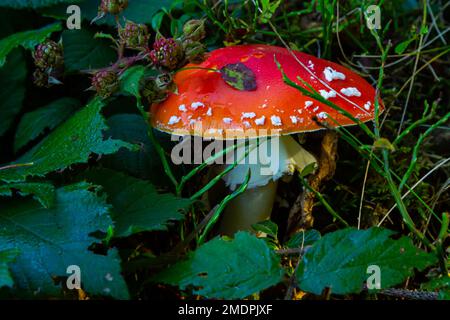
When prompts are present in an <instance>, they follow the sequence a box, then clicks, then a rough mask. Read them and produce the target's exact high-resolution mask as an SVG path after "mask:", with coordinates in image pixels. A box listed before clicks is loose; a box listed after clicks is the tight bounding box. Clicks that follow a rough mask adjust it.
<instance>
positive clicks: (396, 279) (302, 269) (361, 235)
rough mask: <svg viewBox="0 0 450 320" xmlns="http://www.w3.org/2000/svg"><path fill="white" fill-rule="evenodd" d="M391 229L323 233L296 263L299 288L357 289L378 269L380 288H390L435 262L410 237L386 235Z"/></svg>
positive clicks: (338, 291)
mask: <svg viewBox="0 0 450 320" xmlns="http://www.w3.org/2000/svg"><path fill="white" fill-rule="evenodd" d="M393 234H394V232H393V231H391V230H387V229H381V228H370V229H368V230H356V229H353V228H347V229H343V230H339V231H335V232H332V233H329V234H327V235H325V236H324V237H323V238H322V239H320V240H319V241H317V242H316V243H315V244H314V245H313V246H312V247H311V249H310V250H308V251H307V252H306V253H305V255H304V258H303V261H302V263H301V264H300V266H299V270H298V273H297V280H298V283H299V285H300V288H301V289H302V290H303V291H307V292H312V293H314V294H320V293H321V292H322V291H323V289H325V288H331V292H332V293H335V294H349V293H359V292H361V290H362V288H363V283H364V282H365V281H367V279H368V278H369V276H370V274H368V273H367V268H368V267H369V266H371V265H376V266H378V267H379V268H380V270H381V288H383V289H385V288H390V287H392V286H394V285H396V284H399V283H401V282H403V281H404V280H405V279H406V278H407V277H409V276H411V275H412V274H413V270H414V268H417V269H418V270H423V269H425V268H426V267H427V266H430V265H432V264H433V263H435V262H436V257H435V256H434V255H432V254H428V253H425V252H424V251H422V250H420V249H418V248H416V247H415V246H414V245H413V243H412V240H411V239H410V238H408V237H402V238H400V239H398V240H393V239H391V238H390V236H392V235H393Z"/></svg>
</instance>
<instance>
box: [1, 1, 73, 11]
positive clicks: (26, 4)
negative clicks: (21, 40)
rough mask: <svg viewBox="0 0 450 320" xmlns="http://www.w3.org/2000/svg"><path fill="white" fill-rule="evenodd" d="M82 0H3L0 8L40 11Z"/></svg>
mask: <svg viewBox="0 0 450 320" xmlns="http://www.w3.org/2000/svg"><path fill="white" fill-rule="evenodd" d="M80 1H81V0H3V1H2V2H1V3H0V7H10V8H16V9H28V8H33V9H38V8H43V7H48V6H52V5H55V4H60V3H64V4H67V5H68V4H75V3H77V2H80Z"/></svg>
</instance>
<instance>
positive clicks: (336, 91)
mask: <svg viewBox="0 0 450 320" xmlns="http://www.w3.org/2000/svg"><path fill="white" fill-rule="evenodd" d="M294 54H295V55H296V57H297V58H298V60H299V61H300V62H302V64H303V66H302V65H301V64H300V63H299V62H298V61H297V60H296V59H295V57H294V56H293V55H292V54H291V53H290V52H289V51H288V50H287V49H285V48H281V47H276V46H269V45H241V46H231V47H225V48H221V49H217V50H214V51H212V52H210V53H209V54H208V56H207V59H206V60H205V61H204V62H203V63H201V64H199V65H193V64H189V65H187V66H186V68H193V69H187V70H182V71H179V72H178V73H176V75H175V77H174V82H175V84H176V86H177V89H178V90H177V93H170V94H169V96H168V98H167V99H166V100H165V101H163V102H161V103H158V104H154V105H153V106H152V108H151V113H152V125H153V126H154V127H155V128H157V129H159V130H161V131H165V132H170V133H173V132H174V131H175V132H176V131H177V130H184V132H188V134H190V135H200V136H203V137H215V138H219V139H221V138H226V137H222V132H225V130H230V131H248V130H249V129H254V130H252V131H259V130H260V129H267V130H269V131H268V132H269V133H268V134H265V135H276V134H292V133H298V132H305V131H315V130H319V129H322V128H323V127H322V126H320V125H318V124H317V123H316V122H315V121H314V120H313V118H314V117H316V119H318V120H319V121H326V119H327V118H328V117H332V118H334V119H335V120H336V121H337V122H338V123H339V125H340V126H347V125H354V124H355V123H354V121H353V120H351V119H349V118H348V117H346V116H345V115H343V114H341V113H339V112H338V111H336V110H334V109H333V108H331V107H329V106H327V105H326V104H323V103H321V102H318V101H317V100H315V99H312V98H310V97H308V96H306V95H304V94H302V93H301V92H300V91H299V90H297V89H295V88H293V87H291V86H289V85H288V84H286V83H285V82H284V81H283V77H282V74H281V72H280V70H279V69H278V67H277V65H276V63H275V60H274V57H276V60H277V61H278V62H279V63H280V65H281V68H282V69H283V70H284V72H285V73H286V75H287V76H288V77H289V79H291V80H292V81H294V82H296V83H297V84H299V85H301V86H302V87H305V86H304V85H303V84H301V81H300V80H298V79H297V77H300V78H301V79H303V80H304V81H306V82H307V83H309V84H310V85H311V86H312V87H313V88H314V89H315V90H316V91H317V92H319V93H320V94H321V95H322V96H323V97H326V98H327V99H328V100H329V101H330V102H333V103H334V104H336V105H337V106H339V107H340V108H342V109H344V110H346V111H348V112H349V113H350V114H352V115H353V116H354V117H355V118H358V119H359V120H361V121H363V122H365V121H369V120H372V119H373V118H374V101H375V90H374V88H373V87H372V86H371V85H370V84H369V83H368V82H367V81H366V80H364V79H363V78H362V77H360V76H359V75H357V74H356V73H354V72H352V71H350V70H349V69H347V68H345V67H343V66H341V65H339V64H336V63H333V62H330V61H327V60H323V59H319V58H316V57H314V56H311V55H308V54H305V53H302V52H298V51H294ZM236 63H242V64H244V65H245V66H246V67H247V68H248V69H250V70H251V71H252V72H253V73H254V75H255V78H256V89H254V90H250V91H241V90H238V89H235V88H233V87H232V86H230V85H229V84H228V83H226V82H225V81H224V79H223V78H222V75H221V73H220V72H215V71H212V70H205V69H200V68H208V69H216V70H218V71H219V70H220V69H221V68H223V67H224V66H226V65H228V64H236ZM383 109H384V108H383V105H382V102H381V101H380V113H381V112H382V111H383ZM199 123H201V130H202V131H200V132H198V130H196V128H199V127H198V126H197V127H196V125H198V124H199ZM327 124H328V125H329V126H336V124H335V123H334V122H333V121H327ZM271 130H273V131H272V132H273V133H271ZM275 130H278V131H275ZM218 133H220V134H219V135H218ZM256 135H260V134H256Z"/></svg>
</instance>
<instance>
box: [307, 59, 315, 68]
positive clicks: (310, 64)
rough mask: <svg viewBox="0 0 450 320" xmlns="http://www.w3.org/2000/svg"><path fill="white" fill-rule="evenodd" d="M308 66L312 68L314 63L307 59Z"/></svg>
mask: <svg viewBox="0 0 450 320" xmlns="http://www.w3.org/2000/svg"><path fill="white" fill-rule="evenodd" d="M308 68H310V69H314V63H312V61H311V60H309V61H308Z"/></svg>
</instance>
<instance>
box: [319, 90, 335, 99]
mask: <svg viewBox="0 0 450 320" xmlns="http://www.w3.org/2000/svg"><path fill="white" fill-rule="evenodd" d="M319 92H320V95H321V96H322V97H324V98H325V99H329V98H334V97H336V91H334V90H330V91H327V90H319Z"/></svg>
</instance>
